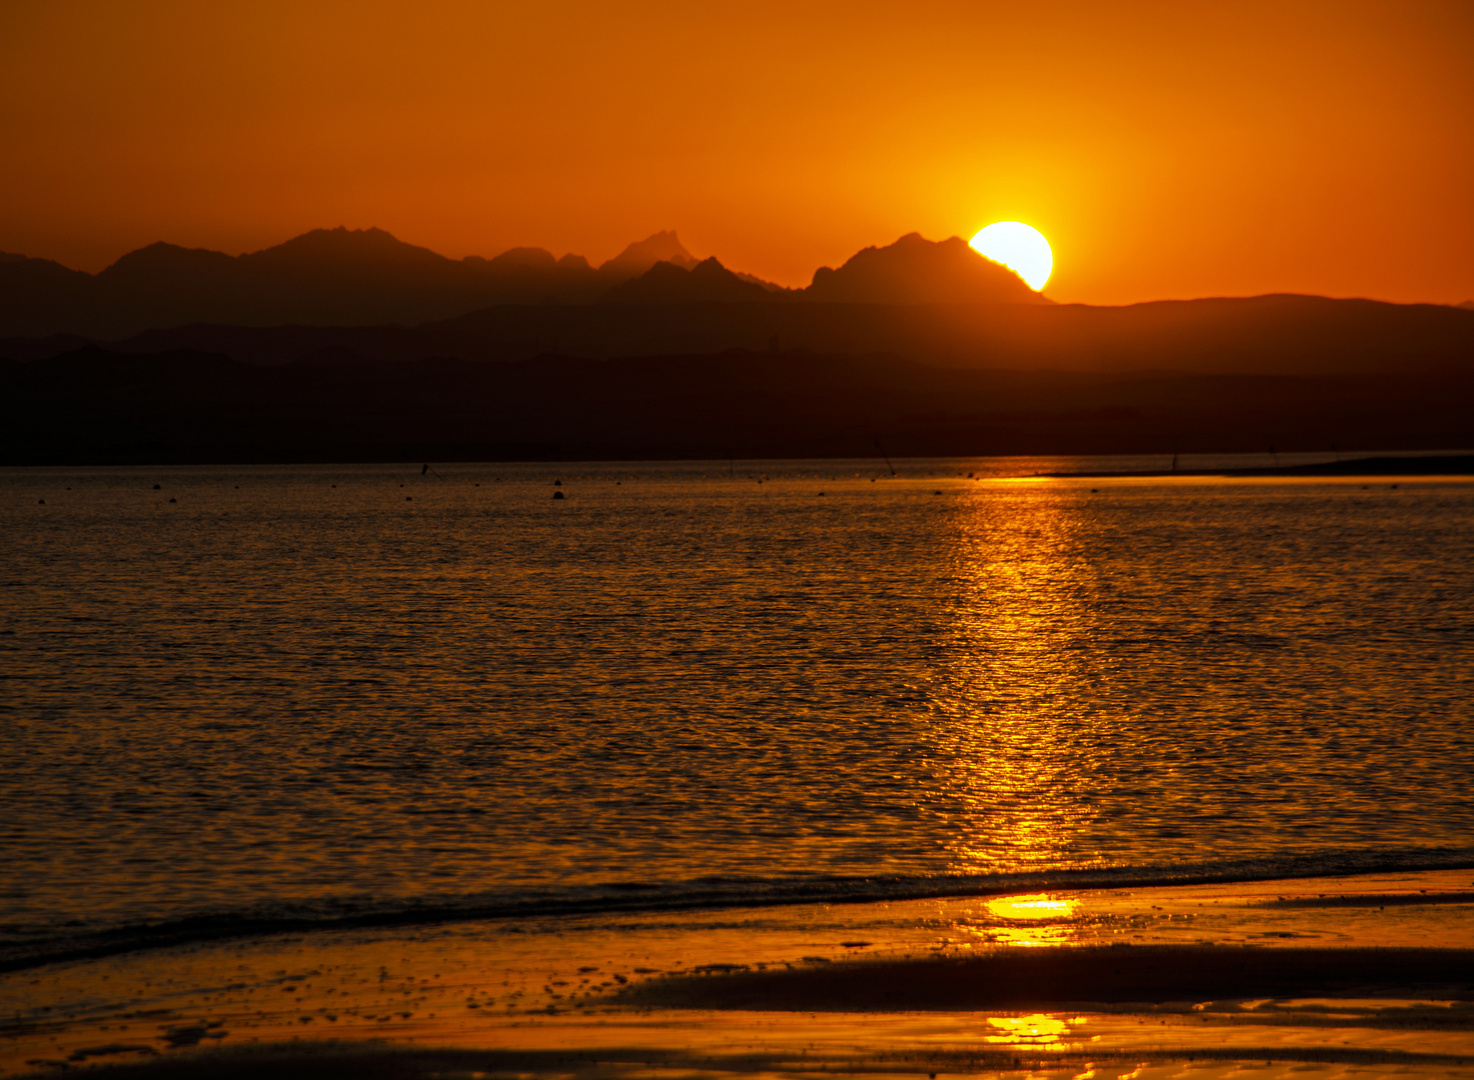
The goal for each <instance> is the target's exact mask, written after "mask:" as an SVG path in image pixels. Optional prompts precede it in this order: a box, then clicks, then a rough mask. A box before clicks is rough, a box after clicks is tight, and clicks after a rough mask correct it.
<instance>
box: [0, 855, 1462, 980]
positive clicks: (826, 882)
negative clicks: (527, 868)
mask: <svg viewBox="0 0 1474 1080" xmlns="http://www.w3.org/2000/svg"><path fill="white" fill-rule="evenodd" d="M1464 869H1474V847H1470V848H1457V849H1447V848H1438V849H1421V850H1415V851H1402V852H1388V851H1337V852H1322V853H1316V854H1314V855H1306V856H1295V857H1289V858H1280V859H1253V860H1242V861H1235V862H1232V863H1218V864H1188V865H1181V864H1179V865H1163V866H1155V867H1107V868H1090V869H1069V870H1054V871H1039V872H1025V873H1000V874H977V875H961V874H937V875H931V876H911V877H900V876H897V877H853V878H848V877H847V878H838V877H817V878H800V879H776V880H775V879H763V878H703V879H697V880H694V881H686V882H670V883H646V882H614V883H609V884H604V885H591V886H582V887H575V888H569V889H564V890H556V891H555V890H545V891H525V892H521V893H514V894H504V895H494V894H487V893H478V894H472V895H468V896H460V897H433V898H427V899H424V900H419V901H413V902H409V903H405V902H403V901H400V902H398V903H395V904H392V905H384V906H379V905H377V904H375V903H374V902H373V901H372V900H365V899H342V898H335V899H329V900H323V901H315V902H314V901H293V902H290V903H282V904H280V905H263V906H261V907H258V908H253V909H247V910H244V911H240V912H207V913H201V914H191V915H185V916H181V917H178V918H172V919H160V920H158V921H155V922H139V923H131V924H126V925H121V926H113V927H93V928H88V927H82V928H78V929H76V930H68V931H66V932H62V933H47V932H26V933H19V934H16V933H12V934H9V935H7V936H8V937H9V940H0V972H7V971H21V970H25V969H27V968H32V967H38V966H41V965H45V964H52V963H58V962H62V961H71V960H93V959H99V958H102V957H107V956H117V955H121V954H126V953H131V952H139V951H145V950H150V949H160V948H169V947H173V946H179V945H203V944H209V943H212V942H221V941H231V940H241V939H249V938H262V937H271V936H273V935H277V934H297V933H305V932H314V931H336V930H361V929H368V930H373V929H393V928H396V927H414V926H433V925H440V924H448V923H456V922H472V921H481V920H513V919H541V918H550V917H559V916H598V915H617V914H654V913H660V912H697V911H720V910H731V909H736V908H763V907H788V906H795V905H801V904H815V903H819V904H868V903H876V902H887V901H889V902H894V901H909V900H930V899H941V898H948V897H986V896H1005V895H1008V894H1011V893H1026V892H1044V891H1056V890H1085V889H1122V888H1127V889H1129V888H1159V887H1172V886H1193V885H1233V884H1246V883H1252V882H1258V881H1293V880H1306V879H1313V878H1325V877H1340V876H1350V875H1361V874H1384V873H1415V872H1422V871H1438V870H1464ZM1379 902H1385V901H1379ZM1401 902H1402V903H1411V902H1413V901H1411V900H1408V899H1404V900H1402V901H1401ZM1429 902H1432V901H1429ZM1439 902H1441V901H1439ZM3 929H4V928H3V927H0V930H3Z"/></svg>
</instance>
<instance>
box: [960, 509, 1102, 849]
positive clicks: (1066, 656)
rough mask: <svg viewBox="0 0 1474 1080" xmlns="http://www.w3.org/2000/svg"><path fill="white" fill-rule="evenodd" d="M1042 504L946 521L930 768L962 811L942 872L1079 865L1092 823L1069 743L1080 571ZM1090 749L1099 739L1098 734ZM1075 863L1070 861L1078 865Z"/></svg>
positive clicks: (1084, 629)
mask: <svg viewBox="0 0 1474 1080" xmlns="http://www.w3.org/2000/svg"><path fill="white" fill-rule="evenodd" d="M1072 506H1073V504H1072V503H1070V502H1067V501H1065V500H1060V499H1052V498H1048V497H1043V498H1032V499H1027V500H1020V501H1016V502H1013V503H1012V505H1011V506H1010V508H1009V511H1010V512H1009V514H1008V515H1007V517H1006V519H1005V518H1002V517H1000V516H999V515H998V514H997V513H996V511H993V510H991V504H989V503H986V502H984V501H982V500H972V501H970V502H968V503H964V504H961V505H960V506H959V511H958V515H957V518H956V520H955V522H954V527H955V530H956V556H955V557H956V563H957V565H956V574H957V579H958V582H959V588H958V590H957V592H956V594H955V600H954V607H953V611H952V626H951V634H952V636H953V638H954V641H953V642H952V643H951V644H952V645H953V646H954V647H953V648H951V649H950V650H949V656H951V657H952V658H953V660H952V663H951V664H950V666H949V668H947V669H946V672H945V675H944V678H945V680H946V683H945V685H942V686H937V687H935V688H934V692H933V693H934V697H933V700H934V701H935V703H936V708H937V711H938V713H939V715H938V717H937V726H938V733H939V734H938V740H939V746H938V750H939V751H940V753H941V754H942V755H943V760H941V761H939V762H938V763H937V764H938V767H939V771H940V772H941V773H942V774H943V776H944V780H943V785H944V787H945V789H947V790H948V791H949V793H950V794H952V795H953V796H954V798H955V800H956V801H957V802H958V803H960V804H961V806H962V807H963V808H964V814H963V816H961V817H960V819H959V820H957V821H956V822H955V827H954V830H953V833H952V844H953V861H952V867H951V868H952V870H953V871H954V872H956V873H961V874H986V873H999V872H1004V873H1007V872H1017V871H1027V870H1031V869H1037V868H1039V867H1042V866H1045V865H1060V864H1061V863H1064V862H1069V863H1073V864H1075V865H1091V864H1092V862H1095V861H1096V860H1093V859H1092V858H1091V857H1090V854H1089V853H1082V852H1079V851H1078V850H1076V848H1077V843H1076V841H1077V833H1079V832H1080V826H1081V824H1082V823H1083V822H1084V821H1085V819H1088V818H1090V817H1092V816H1093V815H1092V814H1091V811H1090V803H1091V798H1090V794H1089V790H1088V789H1089V776H1090V772H1091V766H1092V761H1091V760H1090V758H1089V756H1088V755H1087V754H1082V752H1081V749H1080V745H1081V744H1080V743H1079V742H1078V741H1077V740H1074V739H1072V738H1071V735H1072V734H1073V733H1074V732H1075V731H1076V730H1077V728H1078V725H1079V723H1081V722H1088V723H1090V724H1091V725H1098V724H1100V723H1102V722H1106V721H1101V720H1099V719H1097V718H1093V717H1092V718H1084V717H1080V716H1077V715H1076V710H1075V702H1076V701H1077V700H1078V697H1079V692H1078V691H1079V687H1080V685H1081V682H1082V680H1085V679H1088V678H1092V677H1094V678H1098V677H1099V674H1100V672H1099V665H1096V667H1095V670H1094V671H1093V672H1086V671H1085V670H1082V664H1081V663H1080V661H1079V660H1078V659H1077V658H1078V657H1079V656H1080V655H1081V653H1080V650H1079V649H1078V648H1077V647H1076V646H1077V645H1078V643H1079V642H1081V641H1082V640H1085V639H1088V638H1089V636H1090V634H1091V633H1092V627H1091V625H1090V620H1089V616H1088V608H1087V606H1086V605H1085V604H1083V603H1082V602H1081V598H1082V595H1083V594H1087V593H1089V592H1090V591H1091V580H1090V579H1091V576H1092V575H1091V569H1090V566H1089V563H1088V562H1087V561H1086V560H1085V558H1084V557H1083V556H1082V555H1081V554H1080V552H1079V550H1078V548H1077V547H1076V546H1075V545H1074V543H1073V542H1072V534H1073V532H1074V530H1075V526H1076V522H1075V520H1074V515H1075V513H1076V511H1075V510H1073V509H1072ZM1095 735H1096V737H1095V738H1092V739H1090V740H1089V744H1090V745H1095V746H1099V745H1101V744H1102V743H1103V742H1109V739H1108V738H1105V739H1103V738H1101V735H1102V733H1100V732H1096V733H1095ZM1082 855H1083V858H1082Z"/></svg>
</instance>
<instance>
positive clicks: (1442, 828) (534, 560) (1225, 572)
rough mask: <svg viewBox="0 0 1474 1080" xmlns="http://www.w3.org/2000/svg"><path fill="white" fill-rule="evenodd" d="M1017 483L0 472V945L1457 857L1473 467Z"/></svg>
mask: <svg viewBox="0 0 1474 1080" xmlns="http://www.w3.org/2000/svg"><path fill="white" fill-rule="evenodd" d="M1058 464H1060V463H1049V462H1045V463H1039V462H1029V463H1023V464H1022V465H1020V464H1019V463H1016V462H1015V463H999V462H996V461H995V462H955V461H953V462H922V463H916V462H912V463H908V464H907V465H906V466H905V467H904V468H902V469H901V475H900V476H898V477H894V478H893V477H891V476H890V475H889V473H888V472H887V471H886V469H885V468H884V466H883V465H882V467H881V468H880V469H879V470H878V471H877V469H876V468H875V467H874V465H873V464H872V463H863V464H857V463H818V464H816V463H805V464H794V465H781V464H763V465H759V466H754V465H751V464H745V463H741V462H738V463H736V464H735V465H729V464H728V463H721V465H719V466H718V465H712V464H690V465H664V466H662V465H638V466H635V465H598V466H587V465H575V466H569V465H560V466H533V465H524V466H498V465H476V466H445V467H441V468H440V470H439V472H440V474H441V475H439V476H437V475H435V474H426V475H421V470H420V468H419V467H418V466H414V467H408V466H402V467H401V466H353V467H349V466H342V467H321V466H313V467H290V468H268V467H251V468H246V467H241V468H235V469H225V468H220V469H204V468H190V469H184V468H180V469H154V470H148V469H110V470H91V471H88V470H73V471H61V470H26V471H9V472H4V473H0V578H3V590H0V674H3V677H4V681H3V684H0V694H3V701H0V724H3V733H4V739H3V741H0V845H3V852H4V870H3V872H0V923H3V925H4V932H5V933H6V934H7V935H8V936H10V937H11V939H12V940H14V938H15V936H16V935H19V936H21V937H24V936H26V935H30V934H35V933H42V932H44V933H51V932H54V931H56V930H57V929H58V928H59V927H61V926H62V925H64V924H66V923H68V922H74V923H78V924H81V925H83V926H87V927H99V926H108V925H115V924H121V923H128V922H136V921H140V920H167V919H172V918H178V917H180V916H186V915H190V914H195V913H202V912H236V913H240V912H266V911H281V910H290V909H293V908H294V906H295V909H296V910H311V911H329V910H350V909H351V910H367V909H370V908H373V909H376V910H391V909H395V908H396V907H400V908H402V907H404V906H405V905H413V904H416V903H426V902H434V903H441V902H446V903H466V902H471V901H475V902H484V901H487V898H491V899H493V900H494V899H497V898H500V899H503V900H505V899H508V898H511V899H516V898H519V897H520V898H523V899H526V898H538V897H541V898H543V899H544V900H546V899H547V898H550V897H552V898H556V897H566V896H573V895H582V894H581V893H579V890H584V891H585V892H586V893H587V892H588V891H589V890H591V889H592V890H593V893H599V892H600V890H599V889H597V888H594V887H596V886H597V887H605V888H604V889H603V893H604V894H607V895H611V896H612V895H628V894H635V893H642V892H643V893H645V894H651V895H667V894H668V895H672V896H673V895H676V893H678V892H679V891H680V890H681V889H686V890H688V891H689V890H692V889H697V888H703V889H707V890H712V889H720V888H737V887H739V886H740V887H741V888H743V889H747V890H749V892H751V891H752V890H758V891H761V890H762V889H782V888H785V887H792V886H794V885H796V884H800V885H801V884H803V883H815V882H824V883H828V887H830V888H833V889H836V890H838V892H837V893H836V895H839V894H840V893H842V892H843V890H844V889H846V888H859V885H858V884H857V882H859V881H860V880H861V879H875V878H894V879H903V880H910V881H915V880H932V879H935V878H936V877H937V876H939V875H940V876H948V875H964V876H972V877H974V878H975V877H976V876H979V875H982V876H988V875H999V874H1007V875H1019V874H1028V873H1032V872H1039V871H1048V872H1051V873H1053V872H1059V871H1066V870H1091V869H1096V870H1105V869H1111V868H1117V869H1121V870H1127V871H1133V872H1134V871H1140V872H1142V873H1146V872H1148V871H1150V872H1152V873H1169V872H1172V871H1173V870H1174V868H1175V869H1176V870H1177V871H1181V870H1182V869H1183V868H1197V869H1198V870H1200V871H1203V870H1206V871H1215V870H1217V871H1224V870H1225V869H1226V868H1233V867H1239V868H1243V867H1252V866H1256V865H1263V866H1273V867H1275V868H1279V869H1284V868H1286V867H1291V868H1295V867H1298V868H1300V869H1302V870H1305V871H1306V872H1310V871H1314V870H1334V869H1344V868H1355V867H1357V866H1361V865H1368V866H1370V865H1382V864H1398V863H1423V864H1438V863H1440V862H1442V863H1445V864H1446V863H1448V862H1449V861H1450V860H1452V861H1453V862H1454V863H1458V861H1459V860H1460V859H1462V860H1465V864H1467V862H1468V861H1469V860H1470V859H1471V857H1474V801H1471V800H1470V798H1469V789H1470V787H1469V786H1470V782H1471V779H1474V708H1471V701H1474V693H1471V690H1474V687H1471V673H1474V570H1471V568H1474V528H1471V526H1474V483H1468V482H1459V481H1447V480H1444V481H1408V480H1404V481H1401V482H1398V484H1397V486H1396V487H1393V486H1392V485H1393V483H1394V481H1383V480H1379V481H1376V482H1374V483H1369V484H1366V485H1364V484H1363V483H1362V482H1360V481H1354V482H1353V481H1308V480H1272V481H1271V480H1236V481H1224V480H1208V479H1198V480H1189V479H1166V480H1127V479H1109V480H1066V481H1049V480H1030V481H1008V480H1001V479H996V478H995V477H996V475H997V474H998V473H1001V472H1008V471H1026V472H1033V471H1036V470H1037V469H1043V468H1045V467H1046V466H1051V465H1058ZM1074 464H1078V463H1074ZM969 472H973V473H974V474H975V478H968V477H967V475H966V474H967V473H969ZM764 475H766V479H765V480H764V481H763V482H759V480H760V479H761V478H762V477H763V476H764ZM554 479H560V480H561V481H562V484H561V486H560V487H558V488H556V489H555V488H554V486H553V481H554ZM156 484H157V485H159V486H158V487H157V488H155V485H156ZM555 490H557V491H560V492H562V493H564V494H565V495H566V498H564V499H562V500H555V499H553V498H552V497H551V496H552V493H553V492H554V491H555ZM41 500H44V503H43V502H42V501H41ZM713 879H723V880H721V881H716V880H713ZM972 884H973V885H976V884H977V882H976V881H973V882H972ZM609 886H615V888H613V889H610V888H607V887H609ZM662 890H664V893H662ZM591 895H592V893H591Z"/></svg>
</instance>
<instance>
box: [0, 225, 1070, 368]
mask: <svg viewBox="0 0 1474 1080" xmlns="http://www.w3.org/2000/svg"><path fill="white" fill-rule="evenodd" d="M794 300H798V301H802V300H820V301H827V302H868V303H875V302H880V303H917V302H935V301H939V300H940V301H946V302H966V303H1026V304H1027V303H1033V304H1037V303H1047V301H1045V300H1044V299H1043V298H1042V297H1040V296H1039V295H1038V294H1037V293H1035V292H1033V290H1031V289H1030V288H1029V287H1028V286H1027V285H1026V284H1024V282H1023V281H1022V280H1021V279H1020V278H1019V277H1018V276H1017V275H1016V274H1014V273H1013V271H1011V270H1009V269H1008V268H1007V267H1004V266H1001V265H999V264H998V263H994V262H990V261H989V260H987V259H985V258H983V257H982V256H981V255H979V254H978V253H977V252H975V251H973V250H972V249H971V248H970V247H968V246H967V244H965V243H964V242H963V241H962V240H960V239H958V238H956V237H953V238H952V239H950V240H945V241H942V242H941V243H933V242H931V241H929V240H925V239H923V238H922V237H921V236H919V235H916V234H911V235H909V236H905V237H902V238H901V239H900V240H898V241H897V242H896V243H894V244H891V245H890V246H888V247H885V248H867V249H865V250H864V251H862V252H860V253H859V254H857V255H856V256H855V257H854V258H852V259H850V260H849V261H848V262H846V263H845V264H844V265H843V266H841V267H839V268H838V269H830V268H828V267H824V268H821V269H820V270H819V271H818V272H817V273H816V274H815V276H814V283H813V285H811V286H810V287H809V288H807V289H785V288H782V287H780V286H777V285H774V284H772V283H770V282H765V281H762V280H761V279H759V278H756V277H753V276H752V275H750V274H737V273H733V272H732V271H730V270H728V269H727V268H726V267H724V266H723V265H722V264H721V263H720V262H719V261H717V260H716V259H706V260H697V259H696V258H694V257H693V256H692V255H691V253H690V252H689V251H687V250H686V249H685V247H683V246H682V244H681V242H680V240H679V239H678V238H677V236H676V234H675V233H674V232H659V233H656V234H655V235H653V236H650V237H648V238H646V239H645V240H642V241H639V242H638V243H633V244H630V245H629V246H628V247H626V248H625V249H624V251H622V252H621V253H620V254H618V255H616V256H615V257H614V258H612V259H610V260H609V261H608V262H605V263H603V264H601V265H600V266H597V267H594V266H591V265H590V264H589V262H588V260H586V259H584V258H583V257H582V256H580V255H565V256H563V257H562V258H561V259H555V258H554V257H553V255H552V254H551V253H550V252H547V251H544V250H543V249H541V248H525V247H523V248H513V249H512V250H510V251H506V252H503V253H502V254H500V255H498V256H496V257H495V258H491V259H485V258H481V257H479V256H469V257H467V258H465V259H459V260H457V259H449V258H446V257H445V256H443V255H438V254H436V253H435V252H433V251H430V250H429V249H427V248H422V247H416V246H414V245H412V244H406V243H403V242H401V241H399V240H397V239H395V238H394V237H393V236H391V235H390V234H389V233H387V232H384V231H383V230H381V229H364V230H349V229H344V228H338V229H317V230H314V231H312V232H309V233H305V234H303V235H302V236H298V237H296V238H294V239H292V240H288V241H287V242H286V243H284V244H279V245H277V246H276V247H271V248H267V249H265V250H263V251H255V252H250V253H248V254H244V255H236V256H232V255H226V254H224V253H222V252H218V251H206V250H203V249H189V248H182V247H177V246H175V245H173V244H165V243H157V244H151V245H149V246H148V247H145V248H140V249H139V250H137V251H132V252H129V253H128V254H127V255H124V256H123V257H122V258H120V259H119V260H118V261H117V262H115V263H113V264H112V265H111V266H109V267H107V268H106V269H104V270H102V271H101V272H100V273H97V274H87V273H83V272H82V271H78V270H71V269H68V268H67V267H65V266H62V265H61V264H59V263H55V262H51V261H49V260H45V259H34V258H28V257H26V256H22V255H8V254H0V338H9V337H44V336H48V335H54V334H72V335H77V336H80V337H84V338H88V339H92V340H116V339H120V338H125V337H128V336H130V335H133V334H137V333H140V332H142V331H145V330H150V329H168V328H171V327H177V326H188V325H192V324H198V323H214V324H222V325H231V326H285V325H300V326H369V325H371V326H380V325H396V326H414V325H418V324H421V323H425V322H431V321H436V320H443V319H448V318H454V317H456V316H459V315H465V314H469V313H470V312H473V311H477V310H480V309H483V308H487V307H491V306H495V305H506V304H517V305H530V306H545V305H579V304H595V303H621V304H630V303H637V304H638V303H644V304H649V303H688V302H732V301H766V302H773V303H780V302H784V301H794Z"/></svg>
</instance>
